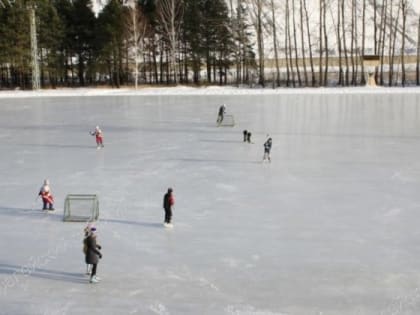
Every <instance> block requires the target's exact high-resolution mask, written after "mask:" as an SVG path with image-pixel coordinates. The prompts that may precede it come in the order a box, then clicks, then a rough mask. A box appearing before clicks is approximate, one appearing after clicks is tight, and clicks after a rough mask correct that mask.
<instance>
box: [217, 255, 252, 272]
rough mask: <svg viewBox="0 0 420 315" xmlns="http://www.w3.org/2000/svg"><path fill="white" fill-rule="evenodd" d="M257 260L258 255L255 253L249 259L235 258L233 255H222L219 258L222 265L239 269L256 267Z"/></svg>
mask: <svg viewBox="0 0 420 315" xmlns="http://www.w3.org/2000/svg"><path fill="white" fill-rule="evenodd" d="M259 260H260V256H259V255H257V254H254V255H252V256H251V258H250V259H249V260H243V259H237V258H235V257H224V258H221V259H220V261H221V262H222V264H223V265H225V266H227V267H229V268H231V269H241V270H244V269H252V268H256V267H257V263H258V262H259Z"/></svg>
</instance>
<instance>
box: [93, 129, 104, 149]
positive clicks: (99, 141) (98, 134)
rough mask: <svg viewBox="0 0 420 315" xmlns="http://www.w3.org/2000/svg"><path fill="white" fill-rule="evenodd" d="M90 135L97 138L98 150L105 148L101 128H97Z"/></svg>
mask: <svg viewBox="0 0 420 315" xmlns="http://www.w3.org/2000/svg"><path fill="white" fill-rule="evenodd" d="M90 134H91V135H92V136H95V138H96V148H97V149H98V150H99V149H100V148H103V147H104V144H103V140H104V137H103V133H102V130H101V129H100V128H99V126H96V127H95V130H94V131H92V132H91V133H90Z"/></svg>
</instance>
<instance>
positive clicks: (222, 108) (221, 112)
mask: <svg viewBox="0 0 420 315" xmlns="http://www.w3.org/2000/svg"><path fill="white" fill-rule="evenodd" d="M225 112H226V105H225V104H223V105H222V106H220V107H219V114H218V115H217V124H218V125H220V124H221V123H222V121H223V117H224V115H225Z"/></svg>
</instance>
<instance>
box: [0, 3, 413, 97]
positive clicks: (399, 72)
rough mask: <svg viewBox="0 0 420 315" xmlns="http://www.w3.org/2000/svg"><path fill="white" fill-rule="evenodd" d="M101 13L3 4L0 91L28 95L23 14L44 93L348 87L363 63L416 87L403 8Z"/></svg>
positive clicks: (385, 78) (237, 7)
mask: <svg viewBox="0 0 420 315" xmlns="http://www.w3.org/2000/svg"><path fill="white" fill-rule="evenodd" d="M95 1H96V0H95ZM315 2H316V3H317V4H316V6H315V7H314V3H315ZM103 3H104V6H103V8H102V10H100V11H99V13H97V15H95V13H94V11H93V10H92V7H93V3H92V1H90V0H13V1H11V0H8V1H4V0H3V1H1V2H0V89H9V88H17V87H19V88H22V89H29V88H31V86H32V58H31V36H30V19H29V8H35V12H36V28H37V43H38V63H39V69H40V82H41V86H42V87H52V88H54V87H57V86H87V85H88V86H95V85H109V86H113V87H120V86H122V85H136V86H137V85H138V84H153V85H172V84H178V83H181V84H196V85H200V84H219V85H225V84H235V85H259V86H273V87H278V86H288V87H300V86H356V85H363V84H365V79H366V77H365V75H364V74H365V72H366V71H368V70H369V69H365V66H364V64H363V62H362V60H363V56H364V55H367V54H370V55H376V56H379V57H380V60H381V62H380V64H379V66H378V67H377V68H376V74H375V75H376V80H377V82H378V84H381V85H389V86H394V85H402V86H404V85H407V84H410V85H412V84H417V85H420V76H419V73H420V70H419V69H420V68H419V60H420V58H419V50H420V49H419V42H420V40H419V38H420V32H419V22H420V19H419V17H418V16H417V15H416V13H415V12H414V11H413V10H412V9H411V7H410V5H411V2H410V1H409V0H317V1H312V0H281V1H279V0H159V1H158V0H125V1H122V0H108V1H103ZM308 5H310V6H311V7H308ZM314 8H316V10H315V9H314ZM408 30H409V31H410V32H411V33H408ZM407 54H410V64H409V65H408V63H407V58H406V55H407Z"/></svg>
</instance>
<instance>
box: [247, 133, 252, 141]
mask: <svg viewBox="0 0 420 315" xmlns="http://www.w3.org/2000/svg"><path fill="white" fill-rule="evenodd" d="M251 136H252V133H251V132H250V131H248V132H247V134H246V141H247V142H248V143H252V141H251Z"/></svg>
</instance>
